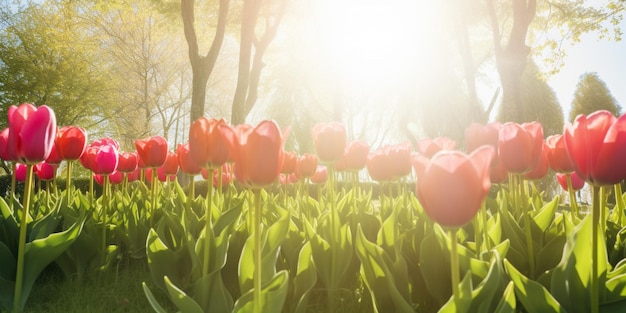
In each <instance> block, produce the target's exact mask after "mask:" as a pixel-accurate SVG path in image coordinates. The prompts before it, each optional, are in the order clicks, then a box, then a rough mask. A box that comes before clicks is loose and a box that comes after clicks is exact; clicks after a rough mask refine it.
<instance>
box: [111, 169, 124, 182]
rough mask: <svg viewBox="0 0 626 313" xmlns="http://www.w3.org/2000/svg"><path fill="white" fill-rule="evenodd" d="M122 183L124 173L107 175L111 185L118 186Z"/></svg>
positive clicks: (118, 172)
mask: <svg viewBox="0 0 626 313" xmlns="http://www.w3.org/2000/svg"><path fill="white" fill-rule="evenodd" d="M123 181H124V173H122V172H120V171H115V172H113V173H112V174H111V175H109V182H110V183H111V185H119V184H121V183H122V182H123Z"/></svg>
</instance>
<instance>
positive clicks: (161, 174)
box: [146, 166, 176, 183]
mask: <svg viewBox="0 0 626 313" xmlns="http://www.w3.org/2000/svg"><path fill="white" fill-rule="evenodd" d="M156 171H157V178H158V179H159V181H160V182H163V183H165V182H167V180H168V178H169V181H174V180H176V175H175V174H168V173H167V172H166V171H167V169H166V168H165V167H163V166H161V167H159V168H157V170H156ZM146 173H147V172H146ZM149 179H150V182H152V177H150V178H149Z"/></svg>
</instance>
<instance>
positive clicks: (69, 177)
mask: <svg viewBox="0 0 626 313" xmlns="http://www.w3.org/2000/svg"><path fill="white" fill-rule="evenodd" d="M71 181H72V161H67V175H66V176H65V193H66V197H67V205H68V206H70V202H71V201H72V192H71V188H72V184H71V183H70V182H71Z"/></svg>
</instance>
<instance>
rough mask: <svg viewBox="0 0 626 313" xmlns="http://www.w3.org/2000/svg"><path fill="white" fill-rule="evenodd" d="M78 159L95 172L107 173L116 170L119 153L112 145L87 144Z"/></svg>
mask: <svg viewBox="0 0 626 313" xmlns="http://www.w3.org/2000/svg"><path fill="white" fill-rule="evenodd" d="M80 161H81V163H82V164H83V166H84V167H86V168H88V169H89V170H91V171H92V172H94V173H96V174H102V175H109V174H111V173H113V172H115V170H117V165H118V163H119V155H118V152H117V148H115V146H113V145H103V146H89V147H87V149H86V150H85V153H83V155H82V157H81V158H80Z"/></svg>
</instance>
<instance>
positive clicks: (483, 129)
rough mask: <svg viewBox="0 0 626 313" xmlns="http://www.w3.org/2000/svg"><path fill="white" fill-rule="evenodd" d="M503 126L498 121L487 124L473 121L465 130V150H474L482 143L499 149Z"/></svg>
mask: <svg viewBox="0 0 626 313" xmlns="http://www.w3.org/2000/svg"><path fill="white" fill-rule="evenodd" d="M501 126H502V125H501V124H500V123H498V122H493V123H489V124H487V125H482V124H478V123H472V124H471V125H470V126H469V127H468V128H467V129H466V130H465V151H467V152H472V151H474V150H476V149H477V148H478V147H480V146H482V145H490V146H492V147H494V148H496V149H497V148H498V137H499V134H500V127H501Z"/></svg>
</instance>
